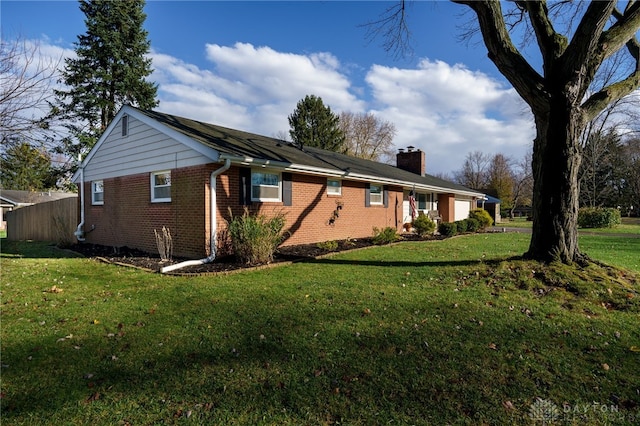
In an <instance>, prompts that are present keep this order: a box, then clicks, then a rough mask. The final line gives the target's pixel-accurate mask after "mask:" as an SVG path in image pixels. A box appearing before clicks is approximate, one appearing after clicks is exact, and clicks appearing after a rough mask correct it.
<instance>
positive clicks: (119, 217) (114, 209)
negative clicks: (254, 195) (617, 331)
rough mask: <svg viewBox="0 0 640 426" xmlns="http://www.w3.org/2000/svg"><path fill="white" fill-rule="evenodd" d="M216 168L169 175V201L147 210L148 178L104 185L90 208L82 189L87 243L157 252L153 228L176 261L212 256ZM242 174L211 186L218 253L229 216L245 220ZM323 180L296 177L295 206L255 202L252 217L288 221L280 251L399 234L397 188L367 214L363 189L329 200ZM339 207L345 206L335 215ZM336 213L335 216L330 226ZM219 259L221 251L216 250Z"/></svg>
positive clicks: (347, 185) (351, 185)
mask: <svg viewBox="0 0 640 426" xmlns="http://www.w3.org/2000/svg"><path fill="white" fill-rule="evenodd" d="M219 167H220V165H219V164H210V165H206V166H196V167H188V168H182V169H174V170H172V171H171V181H172V182H171V202H170V203H152V202H151V195H150V191H151V188H150V186H151V184H150V177H149V174H148V173H142V174H137V175H131V176H126V177H121V178H114V179H106V180H104V205H102V206H92V205H91V182H86V183H85V185H86V186H85V198H86V204H85V206H86V209H85V226H84V229H85V232H86V242H88V243H94V244H102V245H107V246H115V247H122V246H127V247H131V248H137V249H140V250H144V251H146V252H149V253H157V252H158V250H157V247H156V240H155V236H154V233H153V230H154V229H157V230H158V231H160V230H161V229H162V227H163V226H165V227H167V228H169V230H170V231H171V235H172V237H173V243H174V252H173V253H174V256H181V257H190V258H201V257H204V256H206V255H208V254H209V237H208V236H209V235H210V232H211V229H210V223H209V222H210V221H209V205H210V200H209V178H210V174H211V172H212V171H213V170H215V169H217V168H219ZM239 170H240V169H239V168H238V167H231V168H230V169H229V170H227V171H226V172H225V173H223V174H221V175H220V176H218V177H217V179H216V183H217V185H216V192H217V197H216V199H217V227H218V240H219V246H224V241H225V238H224V234H225V230H226V227H227V223H228V221H229V220H231V214H230V213H229V209H231V212H232V214H233V215H242V213H243V211H244V206H241V205H239V200H240V171H239ZM326 182H327V179H326V178H324V177H318V176H307V175H293V179H292V194H293V200H292V201H293V202H292V206H284V205H283V203H281V202H276V203H252V204H251V205H250V206H247V207H248V208H249V209H250V211H251V212H253V213H262V214H265V215H267V216H269V215H274V214H276V213H278V212H282V213H284V214H285V218H286V227H285V228H286V230H287V232H288V237H287V240H286V241H285V242H284V243H283V244H284V245H294V244H303V243H315V242H321V241H329V240H339V239H345V238H363V237H370V236H371V235H372V234H373V228H374V227H377V228H383V227H387V226H391V227H395V228H396V229H398V230H401V227H402V197H403V193H402V188H401V187H387V188H386V189H387V190H388V194H389V197H388V199H389V204H388V207H386V208H385V207H384V206H381V205H380V206H378V205H373V206H371V207H365V183H364V182H351V181H346V180H345V181H342V195H341V196H333V195H328V194H327V189H326ZM338 203H340V204H341V205H342V208H341V209H338V208H337V207H338ZM334 211H337V213H338V214H339V216H338V217H336V218H335V220H334V221H333V223H330V219H331V218H332V216H333V214H334ZM221 250H222V251H221V254H222V253H224V247H221Z"/></svg>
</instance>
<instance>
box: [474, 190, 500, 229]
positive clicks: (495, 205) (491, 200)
mask: <svg viewBox="0 0 640 426" xmlns="http://www.w3.org/2000/svg"><path fill="white" fill-rule="evenodd" d="M500 203H501V201H500V199H499V198H496V197H492V196H491V195H489V194H485V198H484V199H480V200H478V201H477V204H478V208H479V209H484V210H486V211H487V212H489V215H490V216H491V218H492V219H493V223H500V222H502V217H501V216H500Z"/></svg>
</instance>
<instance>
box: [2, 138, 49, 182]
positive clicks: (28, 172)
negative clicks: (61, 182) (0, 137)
mask: <svg viewBox="0 0 640 426" xmlns="http://www.w3.org/2000/svg"><path fill="white" fill-rule="evenodd" d="M3 143H5V144H6V145H5V149H4V151H3V152H2V154H0V187H2V188H4V189H16V190H20V191H42V190H45V189H50V188H55V186H56V176H55V174H53V173H51V159H50V158H49V156H48V154H47V153H46V152H44V151H43V150H41V149H37V148H34V147H32V146H31V144H29V143H28V142H18V141H7V140H5V141H3Z"/></svg>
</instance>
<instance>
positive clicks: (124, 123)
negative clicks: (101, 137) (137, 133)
mask: <svg viewBox="0 0 640 426" xmlns="http://www.w3.org/2000/svg"><path fill="white" fill-rule="evenodd" d="M121 123H122V136H127V135H129V116H128V115H126V114H125V115H123V116H122V120H121Z"/></svg>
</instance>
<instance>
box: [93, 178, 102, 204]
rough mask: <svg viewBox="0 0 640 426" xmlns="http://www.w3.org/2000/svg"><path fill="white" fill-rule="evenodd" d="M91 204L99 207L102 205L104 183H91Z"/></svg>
mask: <svg viewBox="0 0 640 426" xmlns="http://www.w3.org/2000/svg"><path fill="white" fill-rule="evenodd" d="M91 204H93V205H94V206H101V205H103V204H104V181H101V180H94V181H93V182H91Z"/></svg>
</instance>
